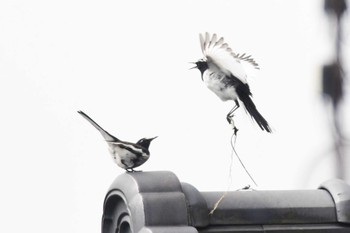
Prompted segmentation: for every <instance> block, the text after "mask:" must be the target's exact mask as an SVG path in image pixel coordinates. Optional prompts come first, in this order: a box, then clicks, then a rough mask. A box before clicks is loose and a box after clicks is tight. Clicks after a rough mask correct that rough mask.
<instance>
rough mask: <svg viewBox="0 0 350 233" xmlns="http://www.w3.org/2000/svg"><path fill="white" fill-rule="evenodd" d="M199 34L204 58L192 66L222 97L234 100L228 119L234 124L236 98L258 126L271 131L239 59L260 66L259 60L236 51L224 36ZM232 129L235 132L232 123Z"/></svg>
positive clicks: (224, 99) (210, 87) (237, 106)
mask: <svg viewBox="0 0 350 233" xmlns="http://www.w3.org/2000/svg"><path fill="white" fill-rule="evenodd" d="M199 38H200V44H201V49H202V52H203V55H204V56H205V58H204V59H201V60H199V61H197V62H194V64H196V66H195V67H193V68H198V69H199V70H200V72H201V77H202V81H204V83H205V84H206V85H207V87H208V88H209V89H210V90H211V91H213V92H214V93H215V94H216V95H217V96H218V97H219V98H220V99H221V100H222V101H227V100H233V101H234V102H235V106H234V107H233V108H232V109H231V111H230V112H229V113H228V114H227V116H226V119H227V121H228V122H229V123H230V124H233V116H234V115H233V113H234V111H235V110H237V109H238V108H239V106H240V105H239V102H241V103H243V105H244V107H245V109H246V110H247V112H248V113H249V114H250V116H251V117H252V118H253V119H254V120H255V122H256V123H257V124H258V125H259V127H260V128H261V129H262V130H265V131H267V132H269V133H270V132H271V128H270V126H269V124H268V123H267V121H266V120H265V118H264V117H263V116H262V115H261V114H260V113H259V112H258V110H257V109H256V106H255V104H254V103H253V101H252V99H251V96H252V93H251V92H250V88H249V85H248V83H247V75H246V73H245V71H244V69H243V66H242V64H241V61H246V62H248V63H250V64H251V65H253V66H254V67H255V68H257V69H259V66H258V64H257V63H256V62H255V61H254V59H253V58H251V56H246V55H245V54H242V55H240V54H235V53H234V52H233V51H232V49H231V48H230V47H229V46H228V44H227V43H225V42H224V38H223V37H220V38H218V37H217V35H216V34H213V35H212V36H211V37H210V35H209V33H205V35H204V36H203V35H202V34H200V35H199ZM234 130H235V132H237V128H236V127H235V126H234Z"/></svg>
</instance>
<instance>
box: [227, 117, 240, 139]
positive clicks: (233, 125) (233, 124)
mask: <svg viewBox="0 0 350 233" xmlns="http://www.w3.org/2000/svg"><path fill="white" fill-rule="evenodd" d="M226 120H227V122H228V123H229V124H230V125H231V127H232V129H233V131H234V134H235V135H236V136H237V132H238V128H237V127H236V125H235V122H234V120H233V115H227V116H226Z"/></svg>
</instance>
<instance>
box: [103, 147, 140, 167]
mask: <svg viewBox="0 0 350 233" xmlns="http://www.w3.org/2000/svg"><path fill="white" fill-rule="evenodd" d="M109 152H110V153H111V156H112V159H113V161H114V162H115V163H116V164H117V165H118V166H119V167H121V168H124V169H126V168H129V167H133V166H134V163H133V159H134V158H135V157H136V156H135V155H134V154H133V153H131V152H129V151H127V150H124V149H121V148H119V147H116V146H110V147H109ZM122 161H123V163H122Z"/></svg>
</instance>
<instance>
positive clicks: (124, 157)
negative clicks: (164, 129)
mask: <svg viewBox="0 0 350 233" xmlns="http://www.w3.org/2000/svg"><path fill="white" fill-rule="evenodd" d="M78 113H79V114H80V115H82V116H83V117H84V118H85V119H86V120H87V121H89V122H90V123H91V124H92V125H93V126H94V127H95V128H96V129H97V130H98V131H99V132H100V133H101V134H102V136H103V138H104V139H105V140H106V142H107V143H108V146H109V152H110V153H111V155H112V158H113V161H114V162H115V163H116V164H117V165H118V166H119V167H121V168H123V169H125V170H126V171H127V172H134V171H135V170H134V168H136V167H138V166H141V165H142V164H144V163H145V162H146V161H147V160H148V159H149V157H150V152H149V150H148V148H149V146H150V144H151V141H152V140H153V139H155V138H157V137H153V138H142V139H140V140H139V141H138V142H136V143H131V142H126V141H122V140H119V139H118V138H116V137H114V136H113V135H111V134H110V133H108V132H107V131H106V130H104V129H103V128H102V127H101V126H99V125H98V124H97V123H96V122H95V121H94V120H92V119H91V118H90V117H89V116H88V115H86V114H85V113H84V112H82V111H78Z"/></svg>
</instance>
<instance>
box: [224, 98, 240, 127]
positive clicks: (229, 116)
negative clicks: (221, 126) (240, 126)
mask: <svg viewBox="0 0 350 233" xmlns="http://www.w3.org/2000/svg"><path fill="white" fill-rule="evenodd" d="M238 108H239V102H238V101H237V100H235V106H233V108H232V109H231V111H230V112H229V113H227V116H226V120H227V121H228V123H229V124H231V121H232V117H233V116H234V115H233V113H234V112H235V111H236V110H237V109H238Z"/></svg>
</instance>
